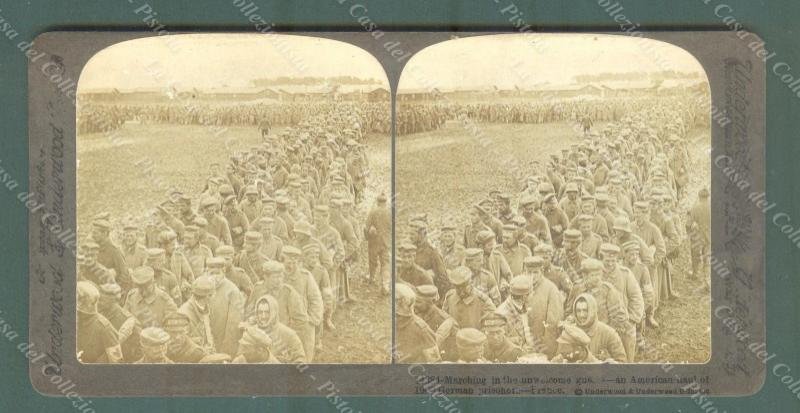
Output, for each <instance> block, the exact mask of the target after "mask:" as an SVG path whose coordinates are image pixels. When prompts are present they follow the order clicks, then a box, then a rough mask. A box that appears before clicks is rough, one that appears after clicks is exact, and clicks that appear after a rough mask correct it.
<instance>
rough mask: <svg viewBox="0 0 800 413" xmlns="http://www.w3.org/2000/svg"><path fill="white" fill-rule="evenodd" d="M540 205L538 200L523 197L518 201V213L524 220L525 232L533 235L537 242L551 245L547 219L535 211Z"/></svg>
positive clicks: (531, 197) (531, 196) (532, 197)
mask: <svg viewBox="0 0 800 413" xmlns="http://www.w3.org/2000/svg"><path fill="white" fill-rule="evenodd" d="M539 205H541V203H540V201H539V198H538V197H535V196H533V195H524V196H522V197H521V198H520V200H519V212H520V214H521V215H522V217H523V218H525V222H526V224H525V230H526V231H527V232H528V233H530V234H533V235H534V236H535V237H536V238H537V239H538V240H539V241H541V242H546V243H551V242H552V237H551V235H550V225H549V224H548V223H547V218H545V216H544V215H542V214H541V213H540V212H539V211H538V210H537V209H538V208H539Z"/></svg>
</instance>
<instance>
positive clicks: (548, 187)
mask: <svg viewBox="0 0 800 413" xmlns="http://www.w3.org/2000/svg"><path fill="white" fill-rule="evenodd" d="M555 191H556V190H555V188H554V187H553V184H551V183H550V182H542V183H540V184H539V186H538V187H536V192H538V193H540V194H541V193H548V194H551V193H553V192H555Z"/></svg>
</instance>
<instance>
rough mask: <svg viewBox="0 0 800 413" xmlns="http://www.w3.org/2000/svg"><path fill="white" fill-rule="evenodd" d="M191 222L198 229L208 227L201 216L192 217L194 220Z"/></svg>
mask: <svg viewBox="0 0 800 413" xmlns="http://www.w3.org/2000/svg"><path fill="white" fill-rule="evenodd" d="M192 222H194V224H195V225H197V226H198V227H199V228H205V227H207V226H208V220H207V219H205V218H203V217H201V216H197V217H194V220H193V221H192Z"/></svg>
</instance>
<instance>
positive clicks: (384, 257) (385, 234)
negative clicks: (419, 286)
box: [364, 193, 392, 295]
mask: <svg viewBox="0 0 800 413" xmlns="http://www.w3.org/2000/svg"><path fill="white" fill-rule="evenodd" d="M386 203H387V199H386V194H384V193H381V194H380V195H378V199H377V201H376V202H375V206H374V207H373V208H372V209H370V211H369V213H368V214H367V220H366V222H365V223H364V237H365V238H366V240H367V256H368V265H369V280H370V282H373V281H378V282H380V284H381V292H382V293H383V294H384V295H388V294H389V283H390V282H391V279H390V278H391V276H390V272H391V271H390V269H389V248H391V245H392V241H391V236H392V211H391V210H390V209H389V208H388V207H387V205H386ZM378 274H380V279H378Z"/></svg>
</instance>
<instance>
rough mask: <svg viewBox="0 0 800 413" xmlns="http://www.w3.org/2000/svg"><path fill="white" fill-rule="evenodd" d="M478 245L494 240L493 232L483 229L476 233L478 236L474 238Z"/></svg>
mask: <svg viewBox="0 0 800 413" xmlns="http://www.w3.org/2000/svg"><path fill="white" fill-rule="evenodd" d="M475 238H476V239H477V241H478V243H479V244H483V243H485V242H487V241H489V240H493V239H495V236H494V232H492V231H491V230H488V229H484V230H482V231H479V232H478V235H476V236H475Z"/></svg>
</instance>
